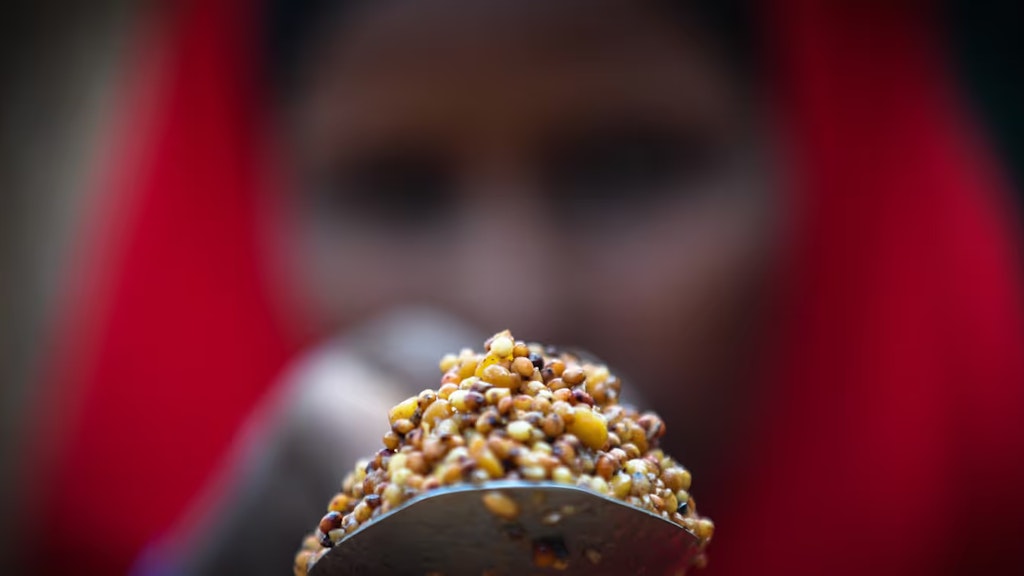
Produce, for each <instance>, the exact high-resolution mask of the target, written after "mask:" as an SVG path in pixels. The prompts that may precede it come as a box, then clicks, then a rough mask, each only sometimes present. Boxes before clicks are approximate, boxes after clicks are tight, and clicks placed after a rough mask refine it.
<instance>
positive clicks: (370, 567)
mask: <svg viewBox="0 0 1024 576" xmlns="http://www.w3.org/2000/svg"><path fill="white" fill-rule="evenodd" d="M495 493H496V494H500V495H501V496H498V497H497V498H498V499H499V500H500V501H501V502H503V503H505V504H506V506H505V508H506V509H507V508H509V506H508V505H507V504H508V503H509V502H508V500H506V499H511V501H514V502H515V506H514V507H512V508H516V509H517V510H516V513H515V514H514V515H508V514H506V515H505V516H504V517H503V516H501V515H498V514H495V513H494V512H492V511H491V510H490V509H489V508H488V506H486V505H485V504H484V496H485V495H488V494H495ZM490 498H491V499H492V500H491V501H492V502H493V499H494V498H495V497H494V496H491V497H490ZM696 551H697V538H696V537H695V536H694V535H693V534H691V533H690V532H688V531H686V530H685V529H683V528H682V527H680V526H679V525H677V524H675V523H673V522H671V521H669V520H667V519H665V518H663V517H661V516H657V515H655V514H652V513H650V512H647V511H646V510H641V509H639V508H635V507H633V506H631V505H629V504H626V503H625V502H621V501H619V500H614V499H612V498H610V497H607V496H602V495H599V494H597V493H595V492H592V491H590V490H586V489H583V488H578V487H575V486H568V485H564V484H556V483H552V482H522V481H495V482H488V483H486V484H483V485H472V484H467V485H457V486H451V487H447V488H443V489H439V490H434V491H431V492H428V493H426V494H423V495H421V496H418V497H416V498H414V499H412V500H410V501H409V502H406V503H405V504H403V505H402V506H399V507H398V508H396V509H394V510H391V511H389V512H388V513H387V514H384V515H383V516H381V517H379V518H376V519H374V520H372V521H370V522H369V523H368V524H367V525H366V526H364V527H363V528H361V529H359V530H358V531H357V532H354V533H353V534H351V535H349V536H348V537H346V538H345V539H344V540H342V541H341V542H339V543H338V544H337V545H336V546H335V547H334V548H333V549H331V551H330V552H328V553H327V554H326V555H325V556H324V557H323V558H321V559H320V561H319V562H317V563H316V565H315V566H314V567H313V570H312V571H311V572H310V576H342V575H349V574H360V575H369V576H373V575H385V574H387V575H406V574H408V575H415V576H425V575H429V574H432V573H434V574H443V575H444V576H461V575H466V576H481V575H484V574H486V575H492V574H493V575H499V574H501V575H506V576H512V575H517V574H562V575H565V576H574V575H581V574H590V575H594V574H616V575H620V574H630V575H640V574H652V575H654V574H657V575H661V574H670V573H673V570H678V569H680V568H683V567H685V566H687V565H688V564H689V561H690V559H691V558H692V557H693V555H694V554H695V553H696Z"/></svg>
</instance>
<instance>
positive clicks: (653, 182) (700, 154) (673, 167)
mask: <svg viewBox="0 0 1024 576" xmlns="http://www.w3.org/2000/svg"><path fill="white" fill-rule="evenodd" d="M711 155H712V154H711V149H710V146H706V145H701V143H700V142H698V141H696V140H694V139H692V138H684V137H681V136H680V135H675V134H670V133H665V132H659V131H656V130H618V131H607V132H603V133H597V134H591V135H588V136H586V137H582V138H579V139H577V140H576V141H575V142H573V143H570V144H569V145H568V146H564V147H562V148H561V149H560V150H559V151H558V152H557V153H556V154H554V158H553V161H552V162H551V163H550V165H549V169H548V178H547V180H548V185H549V187H550V188H551V192H550V193H551V194H553V195H554V196H555V197H556V200H557V201H558V202H561V203H566V204H571V205H572V206H573V207H575V208H576V209H580V208H582V209H602V208H609V209H618V208H619V207H621V206H622V205H624V204H626V203H643V202H649V201H652V200H656V199H659V198H662V197H665V196H668V195H673V194H680V193H684V194H685V193H686V184H687V183H688V182H691V181H693V180H694V179H695V178H697V177H699V176H700V175H701V173H702V172H704V171H706V170H707V168H708V165H709V164H710V161H709V160H710V157H711Z"/></svg>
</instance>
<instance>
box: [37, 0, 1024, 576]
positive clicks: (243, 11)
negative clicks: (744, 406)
mask: <svg viewBox="0 0 1024 576" xmlns="http://www.w3.org/2000/svg"><path fill="white" fill-rule="evenodd" d="M768 4H770V6H767V7H768V8H770V10H767V12H769V13H770V16H769V17H768V18H766V20H765V22H766V23H767V24H769V34H768V38H769V41H770V42H769V48H770V49H771V53H772V54H773V56H772V57H771V58H769V61H771V62H773V72H774V73H775V78H776V79H777V80H778V82H777V83H776V88H777V92H776V93H777V95H778V96H779V102H781V103H783V104H784V106H783V109H781V110H780V112H781V113H782V114H783V115H784V117H785V120H786V122H785V123H786V125H787V126H790V127H791V131H790V133H789V136H790V137H791V139H792V142H793V144H794V147H795V149H794V154H793V157H794V158H795V159H796V160H797V162H796V164H795V168H796V170H797V172H798V173H799V178H798V184H799V185H798V186H797V196H796V197H795V198H794V200H795V202H794V204H795V206H796V207H797V208H798V222H799V225H798V227H797V232H796V236H795V240H796V245H795V247H794V250H793V258H792V262H791V264H790V266H791V267H790V269H789V274H787V275H786V276H785V277H786V286H785V287H784V290H783V292H784V294H785V298H784V300H783V302H782V304H781V307H780V308H781V310H782V311H783V312H784V313H783V318H782V320H783V322H782V325H781V326H780V330H781V334H780V337H779V338H778V339H777V341H778V342H780V343H781V344H780V346H779V349H778V350H776V351H775V353H774V355H773V361H772V372H773V374H774V377H773V378H771V379H770V384H769V385H771V386H772V387H773V388H772V389H771V394H770V395H768V397H770V398H772V401H771V402H770V403H768V404H766V405H765V406H764V407H763V411H762V412H763V414H765V415H766V418H765V419H764V420H763V421H760V422H758V423H755V424H754V425H753V428H754V430H753V432H754V433H752V434H751V438H756V440H751V441H750V442H748V443H747V444H746V446H745V447H744V451H742V452H738V453H737V454H736V459H737V461H738V462H740V464H739V466H738V467H739V468H740V472H742V474H739V473H738V474H737V475H736V478H737V480H736V482H735V486H733V487H732V492H731V493H733V494H735V500H734V502H733V506H732V508H731V509H729V510H703V509H702V511H704V512H707V513H709V514H712V515H713V516H714V517H715V518H716V520H717V521H718V533H717V534H716V538H715V542H714V544H713V545H712V548H711V565H710V566H709V569H708V572H707V574H708V575H709V576H712V575H714V574H829V575H837V574H854V573H857V574H862V573H872V574H939V573H979V574H980V573H984V574H993V573H996V572H998V571H999V570H1005V571H1007V572H1010V571H1011V570H1012V569H1013V567H1012V566H1011V564H1010V563H1011V562H1014V561H1015V562H1020V560H1017V557H1018V556H1019V554H1015V553H1014V550H1015V548H1016V544H1017V543H1016V542H1015V539H1016V537H1018V536H1020V535H1024V529H1022V528H1024V527H1022V524H1021V522H1022V520H1021V519H1022V518H1024V498H1022V496H1024V490H1021V488H1020V487H1021V486H1024V457H1022V456H1024V429H1022V426H1024V413H1022V411H1024V352H1022V350H1024V310H1022V306H1021V297H1022V294H1024V282H1022V278H1021V270H1020V267H1019V264H1020V262H1021V259H1020V252H1019V246H1020V244H1019V240H1020V238H1019V237H1018V236H1017V234H1018V229H1017V221H1016V216H1017V214H1016V213H1015V212H1014V210H1013V209H1012V207H1011V206H1009V205H1008V199H1007V197H1006V196H1005V190H1004V189H1003V186H1004V184H1003V182H1002V180H1001V179H1000V177H999V175H998V174H997V170H996V169H995V168H994V167H993V166H992V165H991V164H990V161H989V158H988V157H987V156H986V151H985V150H984V148H983V146H981V144H980V142H979V140H978V137H977V134H976V133H975V132H974V131H973V129H974V127H973V126H972V124H971V123H970V122H969V120H968V118H967V117H966V114H965V112H964V110H963V108H962V106H961V105H960V103H959V101H958V100H957V95H956V93H955V91H954V90H953V85H952V83H951V79H950V78H949V77H948V72H949V71H948V69H947V66H946V60H945V58H944V56H943V54H942V53H941V51H940V50H939V44H938V43H937V41H936V38H935V27H934V25H933V24H934V23H933V22H931V21H930V20H928V19H925V18H922V17H921V13H922V11H921V10H917V9H911V7H909V5H907V4H905V3H897V4H901V5H900V6H891V5H890V4H892V3H877V2H872V3H865V2H815V1H809V0H808V1H804V0H791V1H780V2H774V3H768ZM178 9H179V12H178V17H177V18H176V19H174V20H173V21H171V22H170V23H169V24H168V27H167V28H166V29H162V30H161V31H160V32H161V34H158V35H156V37H155V38H153V39H152V41H153V43H154V44H153V45H150V48H151V50H143V51H142V52H141V54H142V55H143V56H144V57H142V58H140V61H139V63H138V66H139V67H140V70H142V73H140V75H139V76H138V77H136V78H135V80H136V81H137V83H138V86H134V88H133V90H131V91H130V94H131V96H130V98H129V100H130V101H129V106H126V109H125V114H126V116H127V118H125V119H122V120H123V121H124V125H125V126H127V127H128V129H129V130H132V131H133V133H131V134H129V135H130V136H131V138H132V144H131V145H130V146H128V145H125V144H123V142H122V146H124V147H125V148H128V147H130V148H131V150H129V151H130V152H131V154H130V155H128V156H127V157H128V158H130V159H131V160H132V161H131V162H130V163H128V164H127V165H126V164H118V165H116V166H115V170H114V172H115V174H114V178H112V179H111V180H110V181H111V182H112V184H111V185H110V186H109V190H105V191H104V192H105V194H109V195H108V196H107V201H108V202H109V204H104V205H101V209H100V210H97V212H96V213H94V214H93V216H92V218H93V220H94V222H91V223H90V224H89V229H93V230H97V231H98V233H96V234H85V235H84V236H85V241H84V242H83V243H82V245H81V246H77V247H76V250H77V251H80V253H81V255H82V258H81V262H84V263H85V264H83V265H81V266H79V267H76V268H75V270H74V271H73V273H71V274H69V277H68V282H67V284H66V286H67V292H68V296H69V298H68V300H67V303H68V304H67V308H68V313H67V314H65V315H64V319H65V321H64V322H62V323H61V324H60V325H59V326H58V329H59V330H58V332H57V339H56V341H57V346H56V348H55V353H54V355H52V356H51V357H52V358H53V359H54V360H53V363H52V364H50V368H52V371H51V372H50V374H49V376H50V378H49V381H48V383H49V384H50V386H49V387H48V388H47V389H48V390H50V391H51V392H52V394H53V395H54V398H65V399H66V398H73V399H76V401H75V402H74V403H72V404H71V405H70V406H64V405H62V404H61V403H60V402H57V401H56V400H53V399H52V398H51V399H50V400H49V401H47V400H46V398H44V402H43V403H41V406H42V408H41V409H40V410H41V411H40V413H39V417H38V418H37V420H36V422H37V424H38V428H37V432H38V436H37V437H38V438H41V439H42V440H53V439H54V438H53V437H52V436H53V434H52V432H48V431H52V430H53V422H54V421H57V422H58V423H60V424H62V426H61V427H59V428H58V431H59V432H60V433H59V434H58V435H57V436H56V438H55V441H54V442H41V443H40V445H39V447H38V448H39V449H40V450H41V453H42V454H43V456H44V458H42V459H41V460H42V464H48V465H46V466H42V465H41V464H40V463H39V462H37V463H36V464H37V465H34V466H33V467H32V468H31V470H32V471H33V472H35V473H39V474H40V476H38V477H37V476H35V475H32V476H31V479H32V481H33V482H34V484H35V488H36V491H35V494H36V495H37V496H38V498H37V499H35V500H33V503H34V505H33V506H31V507H30V510H29V511H30V512H31V514H32V518H35V519H37V520H41V521H39V522H36V523H32V524H29V529H28V531H27V535H28V537H29V538H28V546H27V548H26V549H27V550H28V551H29V553H31V554H33V555H35V554H37V553H38V554H40V555H44V554H45V556H47V557H49V558H51V559H50V560H47V561H45V562H42V563H41V568H42V573H49V572H50V571H53V572H54V573H58V572H61V571H62V570H70V571H72V572H76V573H84V574H116V573H121V572H124V571H125V569H126V568H127V566H128V565H129V564H130V563H131V561H132V559H133V557H134V555H135V554H136V553H137V552H138V551H139V550H140V548H141V547H142V546H143V544H144V543H145V542H146V541H148V540H151V539H152V538H154V537H155V536H156V535H157V534H159V533H160V532H161V531H163V530H166V529H167V528H169V527H170V526H171V524H172V523H173V522H174V521H175V520H176V518H177V516H178V515H179V514H180V513H181V511H183V510H185V509H186V507H187V504H188V503H189V501H190V500H191V499H192V498H193V497H194V496H195V495H196V494H197V492H198V491H199V488H200V486H202V485H203V484H204V482H206V481H207V480H208V479H209V476H210V474H211V472H212V470H213V469H214V466H215V463H216V462H217V461H218V460H219V459H220V458H221V457H222V456H223V455H224V453H225V451H226V449H227V447H228V445H229V443H230V442H231V440H232V437H233V434H234V432H235V431H236V430H237V429H238V428H239V426H240V424H241V423H242V421H243V420H244V419H245V417H246V416H247V414H248V413H249V412H250V410H251V409H252V408H253V406H255V404H256V402H257V400H258V399H259V398H260V396H261V395H262V394H263V393H264V392H265V390H266V389H267V388H268V387H269V385H270V384H271V382H272V381H273V380H274V377H275V374H276V372H277V371H278V369H279V368H280V367H281V365H282V363H283V362H284V361H285V359H286V358H287V357H288V355H289V353H290V352H291V351H292V350H294V348H295V343H294V342H292V341H291V339H289V338H288V337H287V336H285V334H284V331H283V330H282V329H281V326H280V325H279V324H277V323H276V322H275V319H274V315H273V314H272V310H271V307H270V305H269V303H268V298H267V297H266V288H265V286H266V283H265V282H264V281H263V278H262V275H261V269H260V267H259V266H258V258H257V256H258V250H257V246H256V241H255V225H254V221H255V208H254V204H255V201H254V197H255V193H256V188H257V182H258V178H257V176H256V175H257V174H259V170H258V169H257V168H258V162H259V152H260V150H259V148H260V146H259V141H258V139H257V138H256V135H257V134H258V133H259V130H257V129H255V128H256V127H254V125H253V122H252V120H253V117H254V116H253V115H252V114H250V112H252V110H251V107H252V106H253V103H254V98H252V95H253V93H254V88H255V87H256V77H255V65H256V62H254V58H253V54H257V53H258V51H257V50H254V48H253V47H254V46H255V42H256V40H257V39H256V35H255V30H256V29H257V27H256V26H254V23H255V22H254V21H253V20H252V16H254V15H253V14H252V10H251V8H249V5H248V4H247V3H243V2H236V1H232V0H221V1H215V2H202V3H200V2H191V3H184V4H181V5H179V8H178ZM155 65H156V66H155ZM154 68H159V70H158V72H157V73H156V74H155V75H154V74H151V72H152V71H153V70H154ZM154 95H159V99H154V98H153V96H154ZM140 126H141V127H144V129H143V130H140V129H139V127H140ZM122 140H125V141H126V140H127V138H124V139H122ZM115 151H117V152H120V150H119V149H116V150H115ZM125 157H126V156H124V155H120V154H118V156H117V157H116V158H117V159H118V160H121V161H123V159H124V158H125ZM109 206H115V207H118V208H119V209H120V212H118V213H119V214H120V219H119V220H117V221H114V222H107V221H102V220H99V218H106V217H107V216H105V215H106V214H110V213H111V212H110V211H109V210H107V209H106V208H108V207H109ZM114 232H116V233H114ZM93 278H103V279H105V281H104V283H102V284H101V283H98V282H95V281H93V280H91V279H93ZM83 281H84V284H83V283H82V282H83ZM40 471H42V472H40ZM698 478H699V476H698ZM699 492H700V491H699V487H698V489H697V493H698V494H699ZM37 557H38V556H37ZM972 567H973V568H972ZM282 570H285V571H286V570H287V567H282Z"/></svg>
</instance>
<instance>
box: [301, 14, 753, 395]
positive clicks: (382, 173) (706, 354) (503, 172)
mask: <svg viewBox="0 0 1024 576" xmlns="http://www.w3.org/2000/svg"><path fill="white" fill-rule="evenodd" d="M368 4H372V6H371V7H368V8H365V9H363V10H362V11H360V12H359V13H358V14H350V15H349V16H348V18H347V19H346V21H345V25H344V26H339V27H338V30H337V32H336V33H335V34H334V35H333V39H332V40H331V41H330V42H329V43H328V44H327V49H326V50H325V51H323V52H322V53H321V54H318V55H317V60H316V63H315V65H313V66H312V67H311V69H312V71H311V73H310V76H309V78H308V84H307V89H306V90H304V92H303V97H302V99H301V100H300V101H299V102H298V103H297V104H298V105H297V106H296V108H295V110H297V111H298V112H299V114H298V116H297V124H296V126H297V131H296V136H297V141H296V144H297V146H296V152H297V158H298V163H297V167H298V169H299V171H298V174H299V177H300V178H301V179H302V181H301V186H302V189H303V190H304V191H305V193H306V196H304V198H305V199H306V201H307V204H308V206H309V209H308V210H307V212H306V218H308V220H307V221H306V225H305V230H306V234H307V237H308V238H309V239H310V240H311V242H310V243H309V244H306V245H305V250H306V252H305V255H304V256H303V258H305V260H304V261H305V264H306V265H307V266H308V270H307V273H308V275H307V277H308V278H311V279H312V280H311V286H313V287H314V289H315V290H316V292H317V294H318V297H319V301H320V302H321V303H322V304H323V306H324V307H325V308H327V309H330V310H331V312H330V314H331V317H332V318H334V319H335V320H336V321H339V322H341V323H348V322H351V321H354V320H357V319H359V318H360V317H362V316H364V315H366V314H370V313H374V312H379V311H381V310H382V309H386V308H388V307H390V306H393V305H396V304H400V303H410V302H413V303H426V304H433V305H436V306H439V307H441V308H444V309H447V310H451V311H454V312H456V313H459V314H461V315H462V316H464V317H467V318H469V319H471V320H473V321H475V322H476V323H477V324H478V325H480V326H482V327H484V328H486V329H488V330H498V329H502V328H506V327H508V328H511V329H512V330H513V332H514V333H515V334H517V335H520V336H522V337H527V338H529V339H534V340H542V341H549V342H557V343H563V344H573V345H578V346H582V347H584V348H587V349H590V350H592V351H593V352H595V353H597V354H598V355H599V356H601V357H603V358H604V359H605V360H607V361H608V362H609V363H611V364H612V365H613V366H614V367H616V368H617V369H619V370H620V371H621V372H623V373H624V374H626V375H627V376H633V378H635V379H636V380H637V381H638V382H639V381H646V382H648V384H647V386H646V388H647V391H648V393H649V394H651V396H653V398H652V399H653V400H662V401H663V400H666V399H669V398H678V392H679V389H680V387H683V386H686V385H687V383H692V384H693V385H694V386H695V391H694V392H688V393H694V394H695V393H697V392H696V390H698V389H699V386H698V385H699V384H702V383H704V384H706V383H717V382H720V381H722V380H723V379H724V378H726V377H727V375H728V374H731V372H732V368H733V367H734V366H735V365H737V362H736V360H735V357H736V356H738V355H740V354H742V353H743V350H742V349H741V348H737V346H739V344H740V339H739V335H740V332H742V331H743V330H744V327H745V325H746V323H745V322H744V318H745V316H746V315H747V314H748V312H749V309H748V304H749V301H750V294H751V293H752V290H753V289H754V288H756V285H757V282H758V276H759V269H760V267H761V266H760V263H761V261H762V259H763V257H764V254H765V245H766V240H767V232H766V231H767V226H766V223H767V221H768V217H767V215H766V197H765V196H766V195H765V193H764V190H762V189H761V188H762V181H763V180H764V178H763V177H762V175H761V174H759V173H758V171H757V170H756V169H755V164H756V162H755V159H756V158H757V157H758V151H757V149H756V146H755V140H756V139H755V138H753V137H752V134H753V132H754V130H753V129H752V127H751V125H750V121H749V117H750V115H749V113H748V110H747V107H748V105H749V102H744V100H743V98H741V94H740V93H739V91H740V89H739V87H738V86H737V83H736V82H735V78H733V77H731V76H730V75H729V73H728V69H727V67H726V66H724V65H723V64H722V63H721V62H719V61H717V60H716V55H715V54H713V53H711V52H710V50H709V48H708V46H709V44H707V43H706V42H704V41H703V40H701V39H700V35H699V33H698V32H699V30H697V29H692V30H691V29H688V28H687V24H686V23H684V22H683V21H682V19H681V18H679V17H677V16H669V15H667V14H666V13H665V12H664V10H663V9H662V8H659V7H658V5H656V4H655V3H653V2H644V1H639V0H566V1H560V2H549V1H546V0H492V1H481V0H432V1H430V2H402V1H399V0H395V1H390V2H374V3H368ZM666 378H670V379H669V380H666ZM659 380H660V382H659ZM652 383H653V384H652ZM659 390H660V392H658V391H659Z"/></svg>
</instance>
